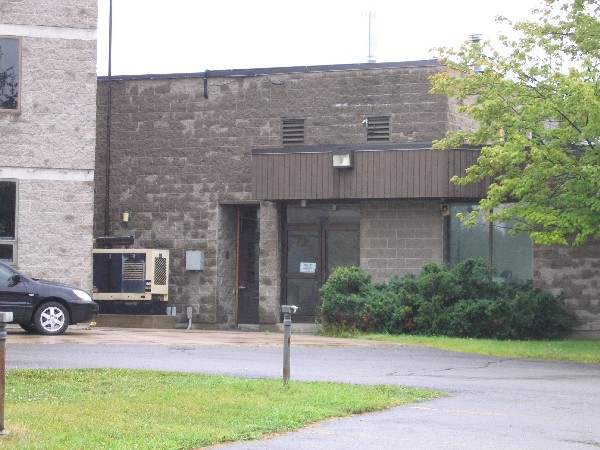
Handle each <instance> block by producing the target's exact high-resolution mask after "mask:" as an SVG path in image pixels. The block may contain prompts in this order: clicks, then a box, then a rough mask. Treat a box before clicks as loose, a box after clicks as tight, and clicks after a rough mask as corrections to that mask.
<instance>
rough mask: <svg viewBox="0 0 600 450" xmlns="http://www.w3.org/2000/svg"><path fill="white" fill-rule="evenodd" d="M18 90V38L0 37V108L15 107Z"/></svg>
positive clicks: (17, 104) (16, 105)
mask: <svg viewBox="0 0 600 450" xmlns="http://www.w3.org/2000/svg"><path fill="white" fill-rule="evenodd" d="M18 92H19V40H18V39H12V38H0V109H17V108H18V106H19V103H18V99H19V97H18Z"/></svg>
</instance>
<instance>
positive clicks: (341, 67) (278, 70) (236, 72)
mask: <svg viewBox="0 0 600 450" xmlns="http://www.w3.org/2000/svg"><path fill="white" fill-rule="evenodd" d="M441 66H443V64H442V63H440V62H439V61H438V60H436V59H427V60H418V61H400V62H382V63H356V64H333V65H317V66H292V67H265V68H256V69H230V70H205V71H203V72H190V73H164V74H146V75H111V76H110V79H111V80H144V79H172V78H213V77H215V78H219V77H220V78H228V77H240V78H247V77H257V76H262V75H277V74H290V73H311V72H345V71H355V70H385V69H406V68H411V67H441ZM108 79H109V77H108V75H103V76H99V77H98V81H108Z"/></svg>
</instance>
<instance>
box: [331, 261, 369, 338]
mask: <svg viewBox="0 0 600 450" xmlns="http://www.w3.org/2000/svg"><path fill="white" fill-rule="evenodd" d="M371 289H372V286H371V277H370V276H369V275H367V274H366V273H365V272H364V271H363V270H362V269H361V268H360V267H356V266H352V267H338V268H336V269H334V271H333V272H332V273H331V275H330V276H329V278H328V280H327V282H326V283H325V284H324V285H323V286H322V287H321V290H320V293H321V299H322V301H323V302H322V306H321V320H322V322H323V324H324V325H325V327H327V326H328V325H330V324H331V325H333V324H336V325H337V326H340V327H342V328H344V327H346V328H354V327H359V328H362V322H363V320H362V318H363V315H364V313H363V309H364V303H365V297H366V296H367V291H369V290H371Z"/></svg>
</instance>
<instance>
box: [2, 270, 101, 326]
mask: <svg viewBox="0 0 600 450" xmlns="http://www.w3.org/2000/svg"><path fill="white" fill-rule="evenodd" d="M0 311H4V312H12V313H13V322H12V323H18V324H19V325H20V326H21V328H23V329H24V330H25V331H28V332H31V333H34V332H38V333H42V334H50V335H56V334H62V333H64V332H65V331H66V329H67V327H68V326H69V325H71V324H73V325H74V324H76V323H79V322H90V321H91V320H93V318H94V317H95V316H96V314H98V304H97V303H95V302H93V301H92V297H91V296H90V294H88V293H87V292H85V291H83V290H81V289H79V288H76V287H73V286H69V285H66V284H61V283H55V282H52V281H45V280H37V279H33V278H30V277H28V276H26V275H24V274H22V273H20V272H18V271H17V270H15V269H14V268H12V267H11V266H9V265H7V264H5V263H3V262H0Z"/></svg>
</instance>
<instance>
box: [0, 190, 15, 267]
mask: <svg viewBox="0 0 600 450" xmlns="http://www.w3.org/2000/svg"><path fill="white" fill-rule="evenodd" d="M16 245H17V182H16V181H1V180H0V260H2V261H8V262H13V261H14V260H15V256H16Z"/></svg>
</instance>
